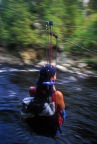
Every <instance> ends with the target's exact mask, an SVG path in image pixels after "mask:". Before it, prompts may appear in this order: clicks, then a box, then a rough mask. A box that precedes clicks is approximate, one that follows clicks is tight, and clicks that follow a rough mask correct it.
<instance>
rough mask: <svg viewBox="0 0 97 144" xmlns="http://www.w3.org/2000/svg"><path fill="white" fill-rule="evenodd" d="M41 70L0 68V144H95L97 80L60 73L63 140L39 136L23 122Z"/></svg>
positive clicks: (6, 65) (59, 85)
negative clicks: (23, 105) (23, 112)
mask: <svg viewBox="0 0 97 144" xmlns="http://www.w3.org/2000/svg"><path fill="white" fill-rule="evenodd" d="M37 76H38V68H34V67H32V66H29V67H28V66H19V65H8V64H1V65H0V144H50V143H51V144H96V143H97V77H96V76H95V77H82V76H79V75H76V74H70V73H62V72H59V71H58V72H57V81H56V87H57V89H58V90H60V91H62V93H63V94H64V100H65V103H66V112H67V118H66V121H65V122H64V124H63V128H62V130H63V133H62V135H61V137H60V139H57V140H54V139H52V138H48V137H45V136H39V135H37V134H35V133H34V132H33V131H31V130H29V128H28V127H27V125H26V124H25V123H23V122H22V121H21V120H20V105H21V102H22V99H23V98H24V97H27V96H29V93H28V89H29V87H30V86H31V85H35V82H36V80H37Z"/></svg>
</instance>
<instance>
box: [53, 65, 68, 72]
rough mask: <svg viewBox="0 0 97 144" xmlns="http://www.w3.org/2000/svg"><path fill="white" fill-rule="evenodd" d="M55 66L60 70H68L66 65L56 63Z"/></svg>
mask: <svg viewBox="0 0 97 144" xmlns="http://www.w3.org/2000/svg"><path fill="white" fill-rule="evenodd" d="M56 68H57V69H58V70H60V71H62V72H67V71H68V69H67V68H66V67H63V66H61V65H57V66H56Z"/></svg>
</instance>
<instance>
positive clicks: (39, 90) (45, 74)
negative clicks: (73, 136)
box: [27, 65, 66, 136]
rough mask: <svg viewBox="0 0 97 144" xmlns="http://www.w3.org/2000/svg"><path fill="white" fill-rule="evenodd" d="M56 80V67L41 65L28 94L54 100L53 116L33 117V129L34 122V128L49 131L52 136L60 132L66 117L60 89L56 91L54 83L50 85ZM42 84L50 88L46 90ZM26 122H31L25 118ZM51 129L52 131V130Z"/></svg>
mask: <svg viewBox="0 0 97 144" xmlns="http://www.w3.org/2000/svg"><path fill="white" fill-rule="evenodd" d="M55 80H56V69H55V68H54V67H53V66H51V65H46V66H43V67H42V68H41V69H40V72H39V79H38V81H37V86H36V87H30V89H29V94H30V96H35V97H39V98H40V99H42V98H43V97H44V96H49V99H50V100H51V101H52V102H55V106H56V112H55V115H54V116H51V117H50V116H40V117H35V118H33V123H32V125H34V129H35V124H36V129H37V130H38V131H39V132H42V131H41V130H44V132H43V133H45V134H46V133H47V134H48V133H50V134H51V135H52V136H58V135H60V133H61V126H62V123H63V121H64V118H65V117H66V113H65V111H64V109H65V103H64V97H63V94H62V93H61V92H60V91H57V90H56V88H55V86H54V83H53V84H51V85H50V83H51V82H54V81H55ZM44 85H46V86H47V88H49V87H50V89H49V90H48V91H47V89H45V87H46V86H45V87H44ZM27 122H28V123H30V124H31V119H27ZM34 123H35V124H34ZM52 130H53V131H52Z"/></svg>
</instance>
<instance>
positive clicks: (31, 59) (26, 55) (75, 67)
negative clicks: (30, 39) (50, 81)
mask: <svg viewBox="0 0 97 144" xmlns="http://www.w3.org/2000/svg"><path fill="white" fill-rule="evenodd" d="M52 57H53V59H52V65H54V66H55V65H56V68H57V69H58V70H60V71H62V72H69V73H76V74H78V75H81V76H83V77H84V76H92V75H96V74H97V72H96V71H94V70H93V69H92V67H90V66H89V65H88V64H87V63H85V62H83V61H82V59H80V58H78V57H77V58H76V59H74V57H71V56H69V55H67V54H66V53H65V52H58V53H57V59H56V52H55V51H53V55H52ZM0 63H9V64H18V65H34V66H35V67H40V66H43V65H45V64H47V57H46V50H45V49H42V48H36V49H32V48H28V49H25V50H23V51H22V50H18V49H17V50H16V51H8V50H5V49H3V48H0Z"/></svg>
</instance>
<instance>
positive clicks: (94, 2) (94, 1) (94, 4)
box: [88, 0, 97, 12]
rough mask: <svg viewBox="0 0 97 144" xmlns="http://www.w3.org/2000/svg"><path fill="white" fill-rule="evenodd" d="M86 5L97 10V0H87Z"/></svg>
mask: <svg viewBox="0 0 97 144" xmlns="http://www.w3.org/2000/svg"><path fill="white" fill-rule="evenodd" d="M88 7H89V8H90V9H92V10H93V11H94V12H97V0H89V3H88Z"/></svg>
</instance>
